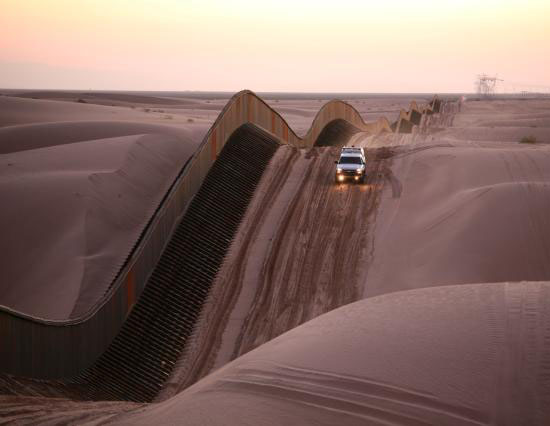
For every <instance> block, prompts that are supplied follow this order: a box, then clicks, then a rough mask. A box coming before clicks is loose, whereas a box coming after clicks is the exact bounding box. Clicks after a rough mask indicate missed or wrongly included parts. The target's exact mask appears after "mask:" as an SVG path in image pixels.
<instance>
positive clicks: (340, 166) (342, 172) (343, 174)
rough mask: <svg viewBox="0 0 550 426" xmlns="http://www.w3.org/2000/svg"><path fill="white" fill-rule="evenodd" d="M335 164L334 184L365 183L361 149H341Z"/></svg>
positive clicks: (363, 156)
mask: <svg viewBox="0 0 550 426" xmlns="http://www.w3.org/2000/svg"><path fill="white" fill-rule="evenodd" d="M335 163H336V176H335V180H336V183H344V182H346V181H352V182H361V183H364V182H365V178H366V158H365V151H364V149H363V148H355V147H347V146H345V147H343V148H342V151H341V152H340V159H339V160H338V161H335Z"/></svg>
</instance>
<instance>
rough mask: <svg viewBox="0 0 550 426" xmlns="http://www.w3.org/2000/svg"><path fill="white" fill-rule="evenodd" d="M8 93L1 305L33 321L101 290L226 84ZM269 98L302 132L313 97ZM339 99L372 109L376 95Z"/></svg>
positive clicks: (397, 102) (78, 309)
mask: <svg viewBox="0 0 550 426" xmlns="http://www.w3.org/2000/svg"><path fill="white" fill-rule="evenodd" d="M7 95H9V96H0V167H2V169H3V170H4V172H2V173H1V174H0V188H1V190H2V193H3V195H4V198H3V205H4V206H6V207H5V208H3V209H2V211H1V213H0V223H2V224H10V226H6V230H5V231H4V234H3V238H2V240H1V241H0V250H1V251H2V252H3V253H6V255H4V256H3V258H2V260H1V261H0V262H1V263H0V266H2V267H1V268H0V269H1V270H2V280H1V281H0V305H4V306H7V307H8V308H10V309H14V310H16V311H19V312H21V313H23V314H27V315H31V316H36V317H39V318H44V319H66V318H73V317H78V316H80V315H82V314H84V313H86V312H87V311H88V310H89V309H91V308H92V307H93V306H94V304H95V303H96V302H97V301H98V300H99V299H100V298H101V297H102V296H103V294H105V291H106V290H107V289H108V287H109V285H110V283H111V282H112V280H113V278H114V277H115V276H116V274H117V272H118V270H119V269H120V267H121V265H122V264H123V262H124V260H125V259H126V257H127V256H128V254H129V252H130V250H131V248H132V246H133V245H134V244H135V242H136V241H137V239H138V237H139V235H140V233H141V231H142V230H143V228H144V226H145V225H146V223H147V221H148V220H149V218H150V217H151V215H152V213H153V212H154V211H155V209H156V207H157V206H158V203H159V202H160V200H161V199H162V196H163V195H164V194H165V193H166V191H167V189H168V188H169V186H170V184H171V183H172V182H173V180H174V178H175V176H176V175H177V173H178V172H179V171H180V170H181V168H182V167H183V165H184V164H185V162H186V161H187V159H188V158H189V157H190V156H191V155H192V153H193V152H194V151H195V149H196V147H197V146H198V144H199V143H200V142H201V140H202V138H203V136H204V135H205V134H206V132H207V130H208V128H209V127H210V126H211V125H212V123H213V122H214V120H215V118H216V117H217V116H218V114H219V112H220V111H221V109H222V108H223V106H224V105H225V103H226V102H227V100H228V98H229V94H225V95H224V94H220V95H219V96H214V97H212V96H206V97H204V96H203V97H197V98H188V97H185V96H182V95H181V94H180V95H178V96H174V95H172V96H168V95H166V94H159V95H154V94H131V93H130V94H129V93H101V92H91V93H87V92H70V91H63V92H60V91H57V92H56V91H43V92H32V91H24V92H9V93H7ZM269 102H270V103H272V104H274V105H277V106H279V105H280V107H281V113H282V114H283V116H284V117H285V118H286V119H288V120H289V121H290V122H292V123H294V124H295V125H296V126H297V128H298V130H303V132H304V133H305V131H306V130H307V129H308V128H309V126H310V125H311V121H312V120H313V118H314V116H315V114H316V113H317V111H318V109H319V107H320V105H322V103H321V102H323V101H322V100H321V99H315V100H312V99H307V98H304V99H294V100H293V99H282V100H280V101H279V99H271V100H269ZM350 102H351V103H352V104H353V103H354V104H356V106H358V107H362V108H363V111H379V110H380V109H381V107H380V106H378V103H379V101H377V100H376V99H373V100H370V101H367V100H360V99H359V100H358V99H353V100H351V101H350ZM409 102H410V98H409V97H407V96H394V97H390V98H388V99H385V98H383V102H382V110H384V111H390V110H391V111H392V112H393V114H394V116H397V114H398V111H399V108H401V107H406V106H407V105H408V103H409ZM367 105H370V106H367ZM387 108H390V110H388V109H387ZM373 114H374V113H373ZM368 118H369V119H371V118H370V117H368ZM373 119H374V118H373ZM37 211H40V212H41V214H40V215H38V216H37V215H36V212H37ZM122 223H124V224H125V225H124V226H121V224H122ZM29 264H32V265H33V267H32V268H30V269H29V268H28V265H29ZM36 283H40V285H38V286H37V284H36ZM27 295H28V296H27Z"/></svg>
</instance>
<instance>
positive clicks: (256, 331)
mask: <svg viewBox="0 0 550 426" xmlns="http://www.w3.org/2000/svg"><path fill="white" fill-rule="evenodd" d="M377 153H378V150H370V152H369V154H368V164H367V167H368V170H369V172H370V173H369V177H368V179H367V183H366V185H353V184H350V185H347V184H346V185H342V184H341V185H335V184H334V183H333V182H334V163H333V161H334V159H336V158H337V155H338V149H337V148H313V149H312V150H310V152H308V153H307V157H306V158H310V160H309V164H308V169H307V171H306V172H305V174H304V178H303V183H302V185H301V190H300V191H297V192H296V193H295V195H294V198H293V199H292V201H291V203H290V204H289V207H288V209H287V211H286V214H285V216H284V218H283V220H282V222H281V225H280V227H279V229H278V231H277V235H276V238H275V240H274V241H273V244H272V246H271V249H270V251H269V253H268V254H267V256H266V258H265V261H264V267H263V270H262V273H261V275H260V280H259V281H260V282H259V283H258V286H259V288H258V293H257V295H256V299H255V303H254V305H253V307H252V308H251V309H250V311H249V312H248V315H247V318H246V320H245V324H244V327H243V329H242V332H241V334H240V336H239V338H238V341H237V344H236V349H235V352H234V355H233V357H234V358H235V357H237V356H239V355H242V354H243V353H246V352H248V351H250V350H251V349H253V348H255V347H257V346H259V345H261V344H262V343H264V342H266V341H268V340H271V339H273V338H274V337H276V336H278V335H280V334H282V333H283V332H285V331H287V330H289V329H292V328H294V327H296V326H298V325H300V324H302V323H303V322H305V321H308V320H310V319H312V318H314V317H316V316H318V315H320V314H322V313H325V312H327V311H330V310H332V309H335V308H337V307H339V306H342V305H344V304H347V303H350V302H352V301H355V300H357V299H359V298H360V295H361V292H360V290H359V282H358V281H359V277H361V276H364V270H365V268H366V267H367V263H368V262H367V258H368V247H367V246H368V241H367V235H368V228H369V217H370V215H371V213H372V212H373V211H374V209H375V206H376V204H377V200H378V197H379V194H380V193H381V190H382V187H383V185H384V181H385V179H386V178H385V173H383V172H382V171H383V170H386V169H387V164H386V163H387V162H388V161H389V158H391V155H387V154H388V153H387V152H384V155H380V156H378V155H377Z"/></svg>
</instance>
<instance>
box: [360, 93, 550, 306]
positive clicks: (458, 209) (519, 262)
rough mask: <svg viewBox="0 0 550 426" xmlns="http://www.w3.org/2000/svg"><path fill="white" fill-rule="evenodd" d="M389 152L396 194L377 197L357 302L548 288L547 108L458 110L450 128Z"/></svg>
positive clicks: (542, 104)
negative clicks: (529, 283)
mask: <svg viewBox="0 0 550 426" xmlns="http://www.w3.org/2000/svg"><path fill="white" fill-rule="evenodd" d="M529 135H534V136H536V138H537V140H538V141H539V142H538V143H536V144H532V145H531V144H520V143H518V141H519V140H520V139H521V138H522V137H524V136H529ZM394 151H395V155H394V157H393V165H392V171H393V176H394V177H395V179H396V180H397V181H398V182H399V184H400V186H401V188H402V189H401V192H400V195H399V196H395V194H392V193H390V192H385V194H384V195H383V196H382V201H381V204H380V208H379V210H378V215H377V221H376V228H375V233H374V240H375V241H376V244H375V249H374V252H373V255H372V260H371V263H372V266H371V267H370V268H369V272H368V277H367V280H366V281H365V284H364V290H363V293H364V296H365V297H368V296H373V295H378V294H385V293H388V292H391V291H399V290H406V289H414V288H420V287H427V286H440V285H448V284H463V283H474V282H499V281H520V280H550V263H549V259H550V219H549V215H548V211H550V210H549V209H550V168H549V167H548V165H549V164H550V163H549V160H550V101H536V100H525V101H493V102H466V103H465V104H464V105H463V109H462V112H461V113H460V114H458V115H457V116H456V119H455V120H454V123H453V126H452V127H447V128H445V129H441V131H439V132H437V133H434V134H432V135H431V136H430V137H427V138H425V139H422V138H417V139H416V140H414V141H412V143H410V144H408V145H407V146H403V147H397V148H396V149H395V150H394Z"/></svg>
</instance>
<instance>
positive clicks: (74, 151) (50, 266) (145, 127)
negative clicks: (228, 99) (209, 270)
mask: <svg viewBox="0 0 550 426" xmlns="http://www.w3.org/2000/svg"><path fill="white" fill-rule="evenodd" d="M118 109H119V110H120V111H118V110H116V108H113V107H105V106H100V105H86V104H81V103H74V102H72V103H69V102H62V101H52V100H36V99H20V98H12V97H0V110H1V111H2V113H0V117H2V120H3V123H2V124H4V127H1V128H0V170H2V172H1V173H0V192H1V193H2V209H1V210H0V223H2V238H1V239H0V251H1V252H2V253H3V255H2V260H1V268H0V270H1V271H2V272H1V279H0V304H2V305H4V306H7V307H9V308H11V309H14V310H16V311H19V312H21V313H24V314H27V315H32V316H36V317H39V318H44V319H67V318H73V317H78V316H80V315H82V314H84V313H86V312H87V311H88V310H89V309H90V308H91V307H93V306H94V304H95V303H96V302H97V301H98V300H99V299H100V298H101V297H102V296H103V295H104V294H105V291H106V290H107V289H108V287H109V285H110V284H111V282H112V280H113V278H114V277H115V276H116V274H117V272H118V270H119V269H120V267H121V266H122V264H123V263H124V261H125V259H126V257H127V256H128V254H129V252H130V250H131V248H132V247H133V245H134V244H135V242H136V241H137V239H138V237H139V235H140V233H141V232H142V230H143V229H144V227H145V225H146V224H147V222H148V221H149V219H150V218H151V216H152V214H153V212H154V211H155V209H156V208H157V206H158V204H159V203H160V201H161V200H162V197H163V195H164V194H165V193H166V191H167V190H168V188H169V187H170V185H171V184H172V182H173V181H174V179H175V177H176V176H177V174H178V173H179V172H180V170H181V168H182V167H183V165H184V164H185V163H186V161H187V159H188V158H190V156H191V155H192V154H193V152H194V151H195V149H196V147H197V145H198V142H199V141H200V137H197V135H196V133H199V134H201V135H202V132H205V131H206V126H204V125H198V126H196V128H185V127H182V126H179V127H178V126H169V125H166V124H160V122H159V120H158V119H157V118H153V119H150V120H149V121H147V120H145V119H143V117H140V114H141V115H145V114H146V113H139V112H135V111H134V110H132V109H131V108H118ZM115 117H116V118H115ZM165 121H166V120H165ZM6 124H12V125H6ZM193 124H194V123H193ZM188 127H193V126H188ZM29 265H32V267H30V268H29Z"/></svg>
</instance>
